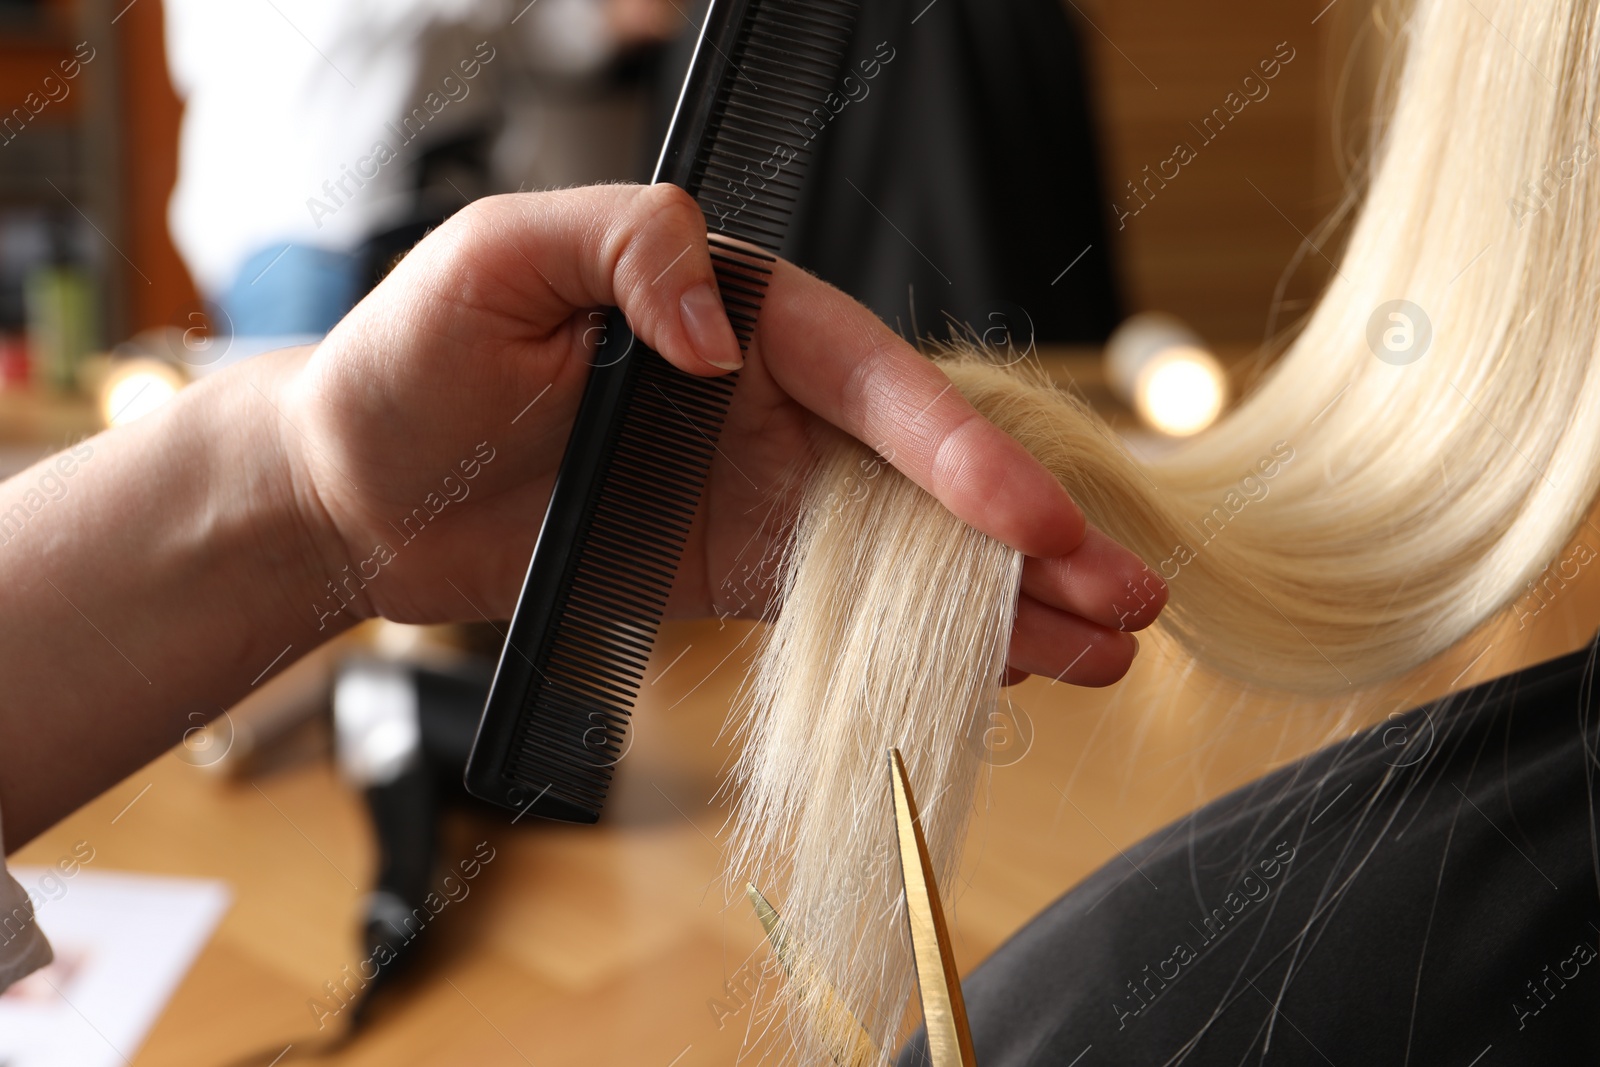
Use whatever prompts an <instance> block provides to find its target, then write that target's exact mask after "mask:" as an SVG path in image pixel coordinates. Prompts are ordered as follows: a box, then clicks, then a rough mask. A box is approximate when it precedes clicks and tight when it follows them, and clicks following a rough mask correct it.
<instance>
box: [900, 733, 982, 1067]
mask: <svg viewBox="0 0 1600 1067" xmlns="http://www.w3.org/2000/svg"><path fill="white" fill-rule="evenodd" d="M889 770H890V777H891V778H893V780H894V822H895V831H896V837H898V838H899V841H900V873H901V875H902V877H903V878H904V879H905V886H906V918H907V919H908V920H909V921H910V925H911V951H912V954H913V956H914V958H915V959H916V961H917V988H918V990H919V991H920V993H921V994H922V1021H923V1025H924V1026H926V1027H927V1031H928V1055H929V1056H930V1057H931V1058H932V1061H933V1067H977V1057H976V1056H975V1055H974V1054H973V1051H972V1034H971V1031H969V1030H968V1028H967V1005H966V1002H965V1001H963V1000H962V999H961V977H960V975H958V974H957V973H956V965H955V960H954V959H952V958H951V955H950V931H949V930H948V929H947V928H946V926H945V921H944V909H943V908H941V907H940V906H939V886H938V884H937V883H936V882H935V881H934V877H933V862H932V861H931V860H930V859H929V858H928V843H927V842H926V841H925V840H923V837H922V824H921V823H920V822H918V819H917V802H916V798H915V797H913V796H912V795H911V782H910V780H909V779H908V778H907V777H906V765H905V761H904V760H902V759H901V758H900V750H899V749H897V748H891V749H890V750H889Z"/></svg>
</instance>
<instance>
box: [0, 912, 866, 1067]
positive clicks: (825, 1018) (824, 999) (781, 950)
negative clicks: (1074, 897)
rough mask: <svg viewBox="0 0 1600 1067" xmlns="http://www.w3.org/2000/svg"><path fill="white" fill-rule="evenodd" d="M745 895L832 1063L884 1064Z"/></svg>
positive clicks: (780, 931)
mask: <svg viewBox="0 0 1600 1067" xmlns="http://www.w3.org/2000/svg"><path fill="white" fill-rule="evenodd" d="M744 892H745V896H747V897H749V898H750V904H751V906H752V907H754V908H755V909H756V918H757V919H760V920H761V929H762V930H764V931H765V932H766V935H767V941H768V942H769V943H770V944H771V945H772V952H773V955H775V956H777V957H778V965H779V966H781V967H782V968H783V973H784V974H786V975H788V976H789V980H790V981H791V982H795V983H798V986H799V992H800V996H801V997H802V998H805V999H809V998H813V997H814V998H816V1008H815V1010H816V1013H817V1017H818V1018H820V1019H821V1020H822V1025H823V1028H824V1029H825V1030H826V1032H827V1033H828V1034H829V1035H831V1036H832V1037H833V1038H834V1039H835V1040H838V1041H839V1044H837V1045H836V1046H835V1047H834V1048H832V1049H830V1050H829V1052H830V1054H831V1055H832V1056H833V1062H834V1063H836V1064H839V1067H877V1065H878V1064H880V1063H882V1062H883V1053H882V1052H881V1051H880V1050H879V1049H878V1046H877V1045H875V1044H873V1043H872V1037H871V1036H870V1035H869V1034H868V1033H867V1031H866V1029H865V1028H864V1027H863V1026H862V1025H861V1023H860V1021H859V1020H857V1019H856V1017H855V1016H854V1015H852V1014H851V1013H850V1009H849V1008H847V1007H845V1004H844V998H843V997H841V996H839V992H838V990H836V989H834V988H833V986H831V985H829V984H828V983H827V982H826V981H825V980H823V978H822V976H821V975H819V974H817V973H816V971H815V970H814V969H813V968H812V967H810V966H809V965H807V964H806V962H805V960H804V954H803V953H802V952H800V951H799V949H798V948H797V946H795V945H794V944H793V942H792V941H791V939H790V938H789V936H788V934H787V932H786V931H785V930H784V926H783V921H782V920H781V919H780V918H779V917H778V909H777V908H774V907H773V906H772V905H771V904H770V903H769V902H768V901H767V898H766V897H764V896H762V895H761V890H759V889H757V888H756V887H755V886H753V885H751V884H750V883H748V882H746V883H745V887H744ZM796 972H798V974H797V973H796ZM0 1067H4V1065H0Z"/></svg>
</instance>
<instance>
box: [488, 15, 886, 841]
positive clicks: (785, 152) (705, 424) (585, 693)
mask: <svg viewBox="0 0 1600 1067" xmlns="http://www.w3.org/2000/svg"><path fill="white" fill-rule="evenodd" d="M855 14H856V4H855V0H713V3H712V6H711V9H710V11H709V12H708V13H707V16H706V22H705V25H704V27H703V28H702V29H701V32H700V38H699V43H698V45H697V46H696V48H695V54H694V59H693V60H692V61H691V63H690V66H689V74H688V77H687V79H686V80H685V82H684V88H683V93H682V95H681V96H680V97H679V100H678V107H677V111H676V113H675V114H674V116H673V120H672V127H671V129H670V130H669V132H668V134H667V139H666V144H665V145H664V146H663V148H662V152H661V159H660V161H659V163H658V164H657V167H656V174H655V179H654V180H655V181H656V182H663V181H666V182H671V183H672V184H674V185H678V186H680V187H682V188H683V189H684V190H686V191H687V192H688V193H689V194H690V195H692V196H693V197H694V198H695V200H696V201H697V202H698V203H699V205H700V207H701V210H702V211H703V212H704V213H705V215H706V222H707V228H708V230H709V233H710V237H711V244H712V251H711V258H712V262H713V264H714V267H715V270H716V274H717V283H718V288H719V289H720V292H721V297H722V302H723V306H724V308H725V310H726V311H727V313H728V319H729V321H730V323H731V324H732V326H733V330H734V333H735V334H736V335H737V337H738V339H739V344H740V347H741V349H743V348H748V346H749V344H750V342H751V340H752V338H753V336H754V331H755V325H756V316H757V314H758V312H759V311H760V308H761V301H762V297H763V295H764V293H765V291H766V285H767V278H768V276H769V274H770V268H769V267H768V266H767V264H769V263H771V262H772V260H773V254H774V253H775V252H776V250H777V247H778V245H779V243H780V242H781V241H782V239H783V235H784V230H785V227H786V225H787V222H788V218H789V215H790V213H791V211H792V210H793V205H794V203H795V199H796V197H797V195H798V193H799V190H800V179H801V176H802V174H803V172H804V167H805V163H806V160H807V157H808V155H809V151H810V147H811V144H812V142H813V140H814V138H815V137H816V136H817V134H818V133H819V132H820V128H821V126H822V125H824V124H825V122H826V119H827V117H828V116H829V115H830V112H829V111H828V109H827V105H826V101H827V98H828V96H829V94H830V93H831V92H832V91H833V87H834V79H835V78H836V77H837V76H838V71H839V68H840V66H841V64H842V61H843V56H844V50H845V48H846V47H847V45H848V44H849V40H850V35H851V29H852V27H853V24H854V20H855ZM735 378H736V375H728V376H725V377H720V378H702V377H697V376H695V375H691V374H689V373H687V372H684V371H680V370H678V369H676V368H674V367H672V366H671V365H670V364H668V363H667V362H666V360H664V359H662V358H661V357H660V356H659V355H657V354H656V353H655V352H652V351H650V350H649V349H648V348H647V347H645V346H644V345H643V344H642V343H640V342H639V341H638V340H637V339H636V338H635V337H634V335H633V333H632V331H631V330H630V329H629V328H628V324H627V321H626V320H625V319H624V317H623V316H622V314H621V313H620V312H618V311H616V310H615V309H613V310H612V311H611V312H610V313H609V314H608V315H607V316H606V326H605V331H604V339H603V340H602V341H601V342H600V344H599V346H598V348H597V350H596V352H595V355H594V366H593V369H592V370H591V372H590V377H589V381H588V384H587V386H586V387H585V390H584V394H583V399H582V401H581V402H580V404H579V407H578V413H577V416H576V418H575V420H574V423H573V428H572V435H571V437H570V438H569V439H568V442H567V448H566V452H565V454H564V456H563V458H562V462H561V467H560V469H559V471H558V472H557V476H556V484H555V488H554V490H553V492H552V494H551V498H550V505H549V508H548V510H547V511H546V513H545V518H544V524H543V526H542V527H541V528H540V530H539V538H538V541H537V543H536V544H535V547H534V552H533V559H532V562H531V563H530V564H529V567H528V575H527V578H526V579H525V581H524V582H523V588H522V594H521V597H520V598H519V599H518V601H517V607H516V612H515V614H514V615H513V617H512V621H511V628H510V631H509V633H508V635H507V639H506V644H505V648H504V650H503V651H502V652H501V656H500V664H499V667H498V668H497V669H496V671H495V678H494V684H493V687H492V688H491V690H490V693H489V699H488V702H487V704H486V705H485V707H484V712H483V718H482V720H481V722H480V723H479V726H478V734H477V738H476V740H475V741H474V744H473V749H472V757H471V759H470V760H469V762H468V764H467V773H466V784H467V788H468V789H469V790H470V791H471V792H472V793H474V794H476V795H477V796H479V797H482V798H484V799H486V800H491V801H494V802H496V803H499V804H503V805H505V806H507V807H511V808H516V809H519V810H520V811H522V812H524V813H530V814H533V815H539V816H543V817H545V818H551V819H560V820H563V821H568V822H595V821H596V820H598V819H599V817H600V808H601V806H602V805H603V804H604V802H605V797H606V792H607V789H608V787H609V785H610V780H611V767H612V766H613V765H614V764H615V762H616V760H617V757H618V753H619V752H621V750H622V741H623V736H624V732H625V731H626V729H627V724H628V716H629V713H630V712H631V711H632V707H633V700H634V697H635V695H636V694H637V692H638V689H639V683H640V680H641V679H642V677H643V674H644V668H645V663H646V661H647V660H648V658H649V655H650V648H651V645H652V643H653V642H654V639H655V634H656V629H657V627H658V626H659V624H660V621H661V616H662V611H663V608H664V606H665V604H666V599H667V595H668V593H669V592H670V591H671V588H672V581H673V576H674V574H675V571H676V568H677V564H678V560H679V557H680V555H681V553H682V551H683V545H684V542H685V539H686V538H687V535H688V530H689V525H690V523H691V522H692V521H693V518H694V515H695V511H696V509H697V507H698V504H699V498H700V492H701V490H702V488H703V487H704V485H705V480H706V476H707V473H708V471H709V470H710V466H711V460H712V458H713V456H714V455H715V452H716V441H717V436H718V433H719V431H720V430H721V427H722V421H723V417H724V415H725V414H726V412H727V408H728V404H729V402H730V400H731V397H732V393H733V388H734V384H735Z"/></svg>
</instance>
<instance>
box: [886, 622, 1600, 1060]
mask: <svg viewBox="0 0 1600 1067" xmlns="http://www.w3.org/2000/svg"><path fill="white" fill-rule="evenodd" d="M1593 656H1594V646H1593V645H1591V646H1590V647H1588V648H1585V649H1583V650H1581V651H1580V652H1577V653H1574V654H1572V655H1569V656H1566V657H1564V658H1561V659H1558V660H1553V661H1550V662H1548V663H1544V664H1540V665H1539V666H1536V667H1532V668H1529V669H1528V670H1525V671H1521V672H1519V673H1517V674H1514V675H1510V676H1507V677H1505V678H1501V679H1497V680H1495V681H1493V682H1489V683H1486V684H1484V685H1481V686H1478V687H1476V688H1474V689H1471V690H1468V691H1466V692H1464V693H1460V694H1457V695H1456V696H1454V697H1453V698H1450V699H1447V700H1445V701H1441V702H1439V703H1437V704H1433V705H1429V706H1427V707H1424V708H1419V709H1416V710H1414V711H1411V712H1408V713H1406V714H1405V715H1403V716H1397V717H1394V718H1392V719H1391V720H1390V721H1388V722H1386V723H1384V724H1382V725H1380V726H1378V727H1377V728H1375V729H1372V730H1369V731H1367V732H1365V733H1363V734H1360V735H1358V736H1357V737H1355V738H1353V739H1351V740H1350V741H1348V742H1345V743H1342V744H1339V745H1337V746H1334V747H1332V748H1329V749H1326V750H1323V751H1321V752H1318V753H1316V754H1314V755H1312V756H1310V757H1308V758H1306V759H1304V760H1301V761H1299V762H1297V763H1294V764H1292V765H1290V766H1288V767H1285V768H1284V769H1282V770H1280V771H1278V772H1276V773H1274V774H1271V775H1269V776H1267V777H1266V778H1263V779H1261V780H1259V781H1257V782H1256V783H1254V784H1252V785H1250V786H1247V787H1245V788H1243V789H1241V790H1239V791H1237V792H1234V793H1232V794H1230V795H1228V796H1226V797H1223V798H1222V799H1220V800H1218V801H1216V802H1214V803H1212V804H1209V805H1207V806H1206V807H1204V808H1202V809H1200V810H1199V811H1198V812H1196V813H1194V814H1193V815H1191V816H1189V817H1188V818H1186V819H1183V820H1182V821H1180V822H1178V823H1176V824H1174V825H1172V826H1170V827H1168V828H1167V829H1165V830H1163V831H1161V832H1159V833H1157V834H1155V835H1153V836H1152V837H1150V838H1148V839H1147V840H1145V841H1144V842H1142V843H1141V844H1139V845H1138V846H1136V847H1134V848H1130V849H1129V850H1128V852H1127V858H1126V859H1123V858H1120V857H1119V858H1118V859H1115V860H1113V861H1112V862H1110V863H1109V864H1107V865H1106V866H1105V867H1104V868H1102V869H1101V870H1099V871H1098V872H1096V873H1095V874H1094V875H1092V876H1090V877H1089V878H1088V879H1087V880H1086V881H1084V882H1083V883H1082V884H1081V885H1079V886H1078V887H1077V888H1075V889H1073V890H1072V891H1071V892H1069V893H1068V894H1067V895H1066V896H1064V897H1062V898H1061V899H1060V900H1058V901H1056V902H1055V903H1054V904H1052V905H1051V906H1050V907H1049V908H1048V909H1047V910H1046V911H1045V912H1044V913H1043V914H1041V915H1040V916H1039V917H1038V918H1036V919H1034V920H1033V922H1031V923H1030V924H1029V925H1028V926H1027V927H1026V928H1024V929H1023V930H1022V931H1021V932H1020V933H1018V934H1017V935H1016V936H1015V937H1014V938H1012V939H1011V941H1009V942H1008V943H1007V944H1005V945H1004V946H1002V947H1001V948H1000V949H999V951H997V952H996V953H995V954H994V956H993V957H991V958H990V959H989V960H988V961H987V962H985V963H984V964H983V965H982V966H981V967H979V968H978V969H977V971H976V972H974V973H973V974H972V975H971V977H970V978H969V979H968V980H967V981H966V982H965V983H964V985H963V988H964V990H965V992H966V999H967V1010H968V1012H969V1014H970V1017H971V1022H972V1029H973V1039H974V1044H975V1046H976V1050H977V1056H978V1063H979V1064H981V1065H982V1067H1016V1065H1020V1064H1046V1065H1051V1067H1105V1065H1112V1064H1114V1065H1127V1067H1135V1065H1137V1067H1159V1065H1162V1064H1167V1063H1187V1064H1197V1065H1199V1064H1203V1065H1207V1067H1210V1065H1213V1064H1223V1065H1234V1064H1260V1063H1266V1064H1307V1065H1312V1064H1318V1065H1327V1064H1333V1065H1335V1067H1373V1065H1385V1067H1387V1065H1394V1067H1400V1065H1403V1064H1411V1065H1416V1067H1501V1065H1505V1064H1530V1065H1541V1067H1543V1065H1551V1064H1594V1063H1597V1062H1600V959H1597V951H1596V948H1597V944H1600V890H1597V879H1596V870H1595V845H1594V831H1595V823H1594V815H1595V805H1594V798H1595V791H1596V784H1595V773H1594V772H1595V767H1596V764H1595V761H1594V753H1595V752H1596V751H1600V747H1597V729H1596V721H1595V719H1596V716H1595V702H1596V701H1595V694H1594V687H1593V679H1592V668H1593ZM926 1062H927V1060H926V1053H925V1050H924V1046H923V1044H922V1035H920V1034H919V1035H917V1037H916V1038H915V1039H914V1040H913V1041H912V1042H911V1043H910V1045H909V1046H908V1047H907V1048H906V1049H905V1050H903V1052H902V1054H901V1056H900V1059H899V1063H900V1064H901V1065H902V1067H905V1065H911V1064H922V1063H926Z"/></svg>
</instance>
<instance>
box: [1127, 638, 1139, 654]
mask: <svg viewBox="0 0 1600 1067" xmlns="http://www.w3.org/2000/svg"><path fill="white" fill-rule="evenodd" d="M1128 636H1129V637H1133V654H1134V655H1135V656H1137V655H1138V654H1139V639H1138V638H1137V637H1134V635H1133V634H1129V635H1128Z"/></svg>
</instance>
